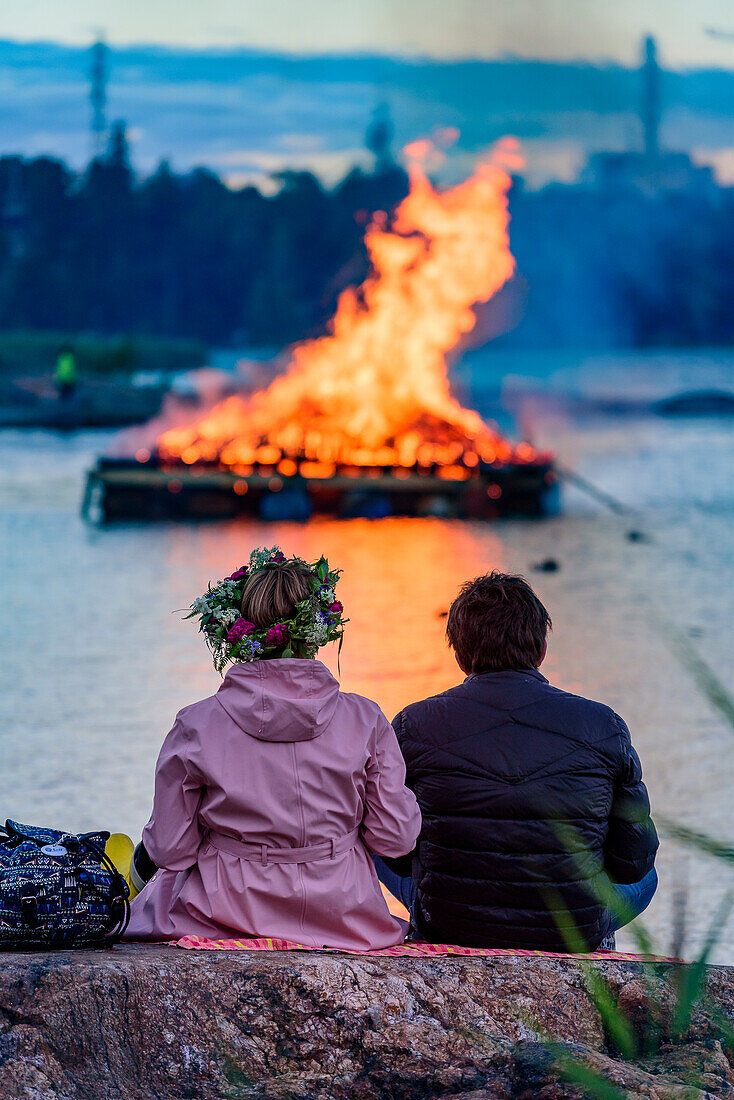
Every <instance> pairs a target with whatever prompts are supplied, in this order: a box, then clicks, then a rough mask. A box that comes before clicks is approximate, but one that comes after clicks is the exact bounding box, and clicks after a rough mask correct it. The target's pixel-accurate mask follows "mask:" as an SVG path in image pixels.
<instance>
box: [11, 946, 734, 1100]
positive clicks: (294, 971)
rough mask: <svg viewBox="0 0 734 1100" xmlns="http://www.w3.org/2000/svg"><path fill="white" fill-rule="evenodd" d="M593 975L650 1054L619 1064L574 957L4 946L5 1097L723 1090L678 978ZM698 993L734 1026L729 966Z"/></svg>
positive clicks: (718, 1049) (706, 1030) (690, 1093)
mask: <svg viewBox="0 0 734 1100" xmlns="http://www.w3.org/2000/svg"><path fill="white" fill-rule="evenodd" d="M593 966H594V968H595V969H596V970H598V971H599V972H600V973H601V974H603V975H604V976H605V978H606V979H607V980H608V983H609V987H610V989H611V991H612V996H613V998H614V999H616V1001H617V1002H618V1003H619V1004H620V1005H621V1006H623V1007H624V1010H625V1012H626V1013H627V1015H628V1016H629V1018H630V1021H631V1023H632V1026H633V1028H634V1029H635V1030H636V1031H637V1030H640V1029H642V1028H643V1026H644V1020H645V1017H646V1013H648V1011H649V1003H650V1001H655V1002H658V1001H659V1002H660V1004H661V1005H662V1008H661V1010H660V1012H659V1013H658V1014H657V1015H658V1016H659V1019H660V1029H661V1031H660V1036H661V1044H658V1046H657V1048H656V1050H655V1051H652V1052H648V1053H647V1055H646V1058H645V1059H642V1058H640V1059H638V1060H636V1061H635V1062H634V1063H632V1062H624V1061H622V1060H621V1059H620V1057H619V1054H618V1052H616V1051H615V1049H614V1047H613V1044H612V1043H611V1041H610V1039H609V1037H608V1036H606V1035H605V1030H604V1027H603V1024H602V1020H601V1018H600V1016H599V1013H598V1012H597V1010H596V1009H595V1008H594V1006H593V1004H592V1002H591V1000H590V999H589V997H588V995H587V993H586V989H585V985H584V975H583V968H582V966H581V965H580V964H579V963H578V962H575V961H574V960H571V959H552V958H533V957H520V956H517V957H507V956H505V957H495V958H473V959H468V958H460V957H457V956H453V957H447V958H408V957H405V958H370V957H367V956H350V955H341V954H327V953H323V954H319V953H305V952H298V953H296V952H294V953H287V954H286V953H283V954H278V953H273V954H268V953H258V954H256V953H252V954H250V953H245V952H196V951H182V950H178V949H174V948H171V947H166V946H144V945H122V946H119V947H116V948H114V949H112V950H110V951H76V952H56V953H24V954H12V955H11V954H2V955H0V1097H2V1098H3V1100H5V1098H8V1100H150V1098H151V1097H154V1098H159V1100H178V1098H181V1100H183V1098H187V1100H215V1098H218V1097H228V1098H244V1097H259V1098H262V1100H285V1098H288V1100H346V1098H352V1097H353V1098H355V1100H373V1098H376V1097H379V1098H386V1100H418V1098H434V1097H436V1098H437V1097H441V1098H444V1100H448V1098H449V1097H453V1098H458V1097H462V1100H572V1098H573V1100H578V1098H579V1097H580V1096H581V1095H582V1091H581V1090H580V1089H579V1088H578V1087H577V1086H575V1085H573V1084H571V1083H568V1081H566V1080H565V1078H564V1075H563V1073H562V1072H561V1068H562V1066H561V1063H562V1062H563V1059H564V1058H565V1059H572V1060H573V1062H572V1064H573V1065H575V1066H576V1068H577V1070H578V1066H579V1065H580V1066H582V1067H584V1066H585V1067H587V1069H592V1070H594V1071H596V1072H597V1073H601V1074H602V1075H603V1076H604V1077H605V1078H606V1080H607V1082H609V1083H611V1084H613V1085H615V1086H616V1088H617V1090H619V1091H620V1092H621V1094H622V1095H627V1096H630V1097H646V1098H650V1100H656V1098H662V1097H663V1096H665V1097H679V1098H680V1100H683V1098H684V1097H685V1098H686V1100H692V1098H696V1097H699V1098H701V1100H702V1098H703V1097H704V1096H705V1095H706V1091H705V1090H706V1089H707V1090H708V1095H709V1096H715V1097H734V1086H733V1085H732V1071H731V1063H730V1061H729V1059H728V1058H727V1056H726V1053H725V1051H724V1049H723V1048H722V1045H721V1042H720V1036H719V1034H718V1032H717V1023H716V1020H715V1019H714V1016H713V1014H712V1013H711V1012H709V1010H708V1009H707V1010H706V1011H704V1010H703V1009H699V1010H698V1011H697V1012H696V1013H694V1015H693V1018H692V1020H691V1024H690V1028H689V1030H688V1033H687V1034H686V1036H685V1042H679V1043H674V1042H673V1041H672V1035H671V1034H670V1027H671V1023H670V1021H671V1019H672V1006H673V1004H674V1001H675V980H676V973H678V974H679V973H680V968H676V967H674V966H668V965H664V964H656V965H643V964H641V963H633V962H621V961H612V960H609V961H601V962H595V963H594V964H593ZM706 993H707V996H708V998H709V1000H710V1003H711V1004H712V1005H715V1006H716V1011H717V1012H718V1013H719V1014H720V1015H721V1016H722V1017H725V1018H728V1020H729V1021H730V1025H731V1022H732V1021H734V969H729V968H726V967H711V968H709V970H708V972H707V976H706ZM550 1040H553V1042H554V1043H556V1044H560V1045H557V1046H552V1045H551V1044H550ZM559 1059H560V1062H559ZM568 1064H569V1065H570V1064H571V1063H568ZM699 1081H700V1083H698V1082H699Z"/></svg>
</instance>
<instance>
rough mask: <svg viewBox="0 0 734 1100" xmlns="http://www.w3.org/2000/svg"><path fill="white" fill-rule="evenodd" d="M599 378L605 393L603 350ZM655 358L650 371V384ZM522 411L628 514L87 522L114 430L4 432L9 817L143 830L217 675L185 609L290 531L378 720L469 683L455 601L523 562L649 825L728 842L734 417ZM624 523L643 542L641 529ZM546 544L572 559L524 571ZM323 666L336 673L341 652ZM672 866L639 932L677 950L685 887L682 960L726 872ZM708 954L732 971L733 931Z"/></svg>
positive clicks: (4, 784)
mask: <svg viewBox="0 0 734 1100" xmlns="http://www.w3.org/2000/svg"><path fill="white" fill-rule="evenodd" d="M674 366H675V369H676V370H677V371H680V370H681V369H682V368H681V363H680V357H678V359H677V360H676V362H675V364H674ZM728 366H729V365H728V364H727V363H726V361H725V360H722V361H721V365H720V371H721V374H722V376H725V375H726V371H727V369H728ZM619 367H620V369H623V370H624V371H628V370H629V362H628V361H627V360H625V361H624V362H623V363H621V364H619ZM585 369H586V371H587V375H588V373H589V368H588V366H587V367H586V368H585ZM600 369H601V370H603V376H602V374H601V373H600V374H599V380H600V384H601V382H602V381H603V382H604V384H607V385H608V384H609V378H610V368H609V362H608V361H607V363H606V366H605V367H603V368H600ZM655 370H656V371H657V372H658V373H657V374H656V376H655V377H656V378H657V379H658V380H659V377H660V373H659V372H660V367H659V366H658V367H656V368H655ZM650 371H651V368H650V365H649V364H645V363H641V364H639V367H638V373H639V374H640V376H641V377H642V375H645V377H646V378H647V376H648V375H649V374H650ZM645 372H646V373H645ZM592 373H593V372H592ZM612 374H613V371H612ZM643 380H644V379H643ZM647 382H649V378H648V379H647ZM647 382H646V384H647ZM480 400H481V398H480ZM539 410H540V411H539ZM532 411H533V418H534V419H533V429H534V431H535V433H536V438H537V439H538V440H539V441H541V442H546V443H553V444H554V445H555V446H556V448H557V449H558V451H559V453H560V455H561V456H562V457H563V458H564V459H565V460H566V461H567V462H568V463H571V464H575V465H576V466H577V468H578V469H579V470H580V471H581V472H582V473H583V474H584V475H585V476H587V477H588V478H589V479H591V480H592V481H593V482H594V483H595V484H597V485H599V486H600V487H602V488H604V489H605V490H606V491H607V492H610V493H613V494H614V495H615V496H616V497H618V498H619V499H620V500H622V501H623V502H625V503H626V504H627V505H629V506H630V508H631V509H633V511H631V512H630V513H629V514H628V515H625V516H615V515H612V514H610V513H608V512H605V511H603V510H601V509H600V508H599V507H598V506H597V505H595V504H594V503H593V502H591V501H589V500H588V498H586V497H584V495H583V494H581V493H579V492H578V491H575V490H573V491H569V492H568V493H567V494H566V498H565V506H566V510H565V513H564V515H563V516H560V517H558V518H557V519H554V520H550V521H546V522H543V523H527V522H514V521H513V522H505V523H499V524H494V525H482V524H474V523H459V522H453V521H441V520H403V519H399V520H397V519H396V520H384V521H379V522H370V521H361V520H356V521H350V522H346V523H337V522H332V521H320V522H317V523H312V524H309V525H306V526H297V525H294V524H278V525H273V526H267V527H266V526H262V525H257V524H251V523H250V524H248V523H222V524H215V525H210V526H200V527H195V526H191V527H180V526H174V525H162V526H156V527H145V526H142V525H129V526H125V527H119V528H112V529H104V530H98V529H94V528H90V527H88V526H85V525H84V524H83V523H82V522H81V520H80V519H79V515H78V506H79V501H80V495H81V485H82V477H83V473H84V470H85V469H86V467H87V465H88V464H89V462H90V461H91V460H92V459H93V457H94V455H96V454H97V453H98V452H99V451H100V450H102V449H104V447H105V446H106V445H107V442H108V437H107V436H105V435H103V434H91V433H84V434H79V435H76V436H72V437H57V436H53V435H52V434H50V433H26V434H23V433H15V432H1V433H0V469H2V470H3V476H2V480H1V481H0V533H1V535H2V561H1V564H2V574H1V576H2V606H3V612H4V614H3V630H2V634H1V635H0V657H1V658H2V659H1V660H0V814H2V815H3V816H9V817H18V818H20V819H21V820H23V819H26V820H31V821H34V822H36V823H46V824H54V825H60V826H63V827H68V828H73V829H83V828H89V827H92V826H100V825H105V826H108V827H111V828H113V829H121V830H124V831H126V832H129V833H131V834H132V835H134V836H135V835H137V834H138V833H139V831H140V828H141V827H142V825H143V824H144V823H145V821H146V819H147V816H148V813H149V809H150V799H151V794H152V777H153V767H154V763H155V758H156V754H157V751H158V748H159V745H160V742H161V739H162V737H163V736H164V735H165V733H166V732H167V730H168V729H169V727H170V725H171V723H172V720H173V716H174V715H175V713H176V711H177V710H178V709H179V708H180V707H181V706H183V705H185V704H186V703H188V702H190V701H192V700H193V699H196V698H199V697H201V696H203V695H206V694H209V693H211V692H212V691H214V690H216V687H217V684H218V682H219V680H218V677H217V675H216V674H215V673H214V672H213V670H212V669H211V667H210V665H209V660H208V655H207V653H206V650H205V648H204V647H203V644H202V643H201V641H200V639H199V637H198V635H197V634H196V632H195V630H194V629H193V628H192V626H191V624H189V623H184V622H182V621H181V618H180V616H179V615H177V614H176V613H175V609H177V608H183V607H185V606H187V605H188V604H189V602H190V601H191V599H192V598H193V596H195V595H197V594H198V593H199V592H200V591H201V590H202V589H203V588H204V587H205V585H206V581H207V580H208V579H209V578H218V577H220V576H222V575H224V574H226V573H229V572H230V571H231V570H232V568H233V567H234V566H236V565H238V564H240V562H241V561H242V560H244V559H246V557H247V556H248V553H249V550H250V548H251V547H252V546H253V545H254V544H263V543H267V544H268V545H269V544H271V543H273V542H276V541H277V542H280V543H281V544H282V545H283V546H284V547H285V548H286V550H287V551H289V552H295V553H298V554H301V555H303V556H304V557H307V558H315V557H317V556H318V555H319V554H320V553H322V552H324V553H326V554H327V555H328V556H329V558H330V559H331V560H332V561H333V563H334V564H335V565H339V566H340V567H342V568H343V569H344V578H343V581H342V583H341V586H340V592H339V595H340V598H341V599H342V600H343V602H344V604H345V607H346V608H347V612H348V614H349V615H350V618H351V623H350V626H349V628H348V634H347V639H346V641H345V645H344V648H343V650H342V655H341V679H342V682H343V684H344V686H345V688H347V689H348V690H353V691H359V692H362V693H364V694H366V695H369V696H371V697H372V698H374V699H376V700H377V701H378V702H379V703H380V704H381V706H382V707H383V709H384V710H385V711H386V713H387V714H388V716H392V715H393V714H394V713H395V712H396V711H397V710H398V709H399V708H400V707H402V706H403V705H405V704H406V703H408V702H411V701H412V700H414V699H416V698H418V697H420V696H423V695H426V694H430V693H433V692H436V691H440V690H442V689H444V688H446V687H448V686H450V685H451V684H453V683H456V682H457V681H458V679H459V673H458V670H457V668H456V666H455V665H454V662H453V659H452V657H451V655H450V654H449V653H448V652H447V650H446V648H445V645H444V640H443V630H444V618H443V614H444V613H445V610H446V608H447V607H448V604H449V603H450V601H451V599H452V598H453V596H454V595H455V593H456V590H457V587H458V585H459V583H460V582H461V581H462V580H463V579H465V578H467V577H471V576H474V575H475V574H476V573H478V572H481V571H485V570H487V569H489V568H492V567H496V568H503V569H511V570H517V571H521V572H525V573H526V574H528V575H529V576H530V577H531V579H532V580H533V582H534V583H535V584H536V586H537V588H538V590H539V592H540V594H541V596H542V598H543V599H544V600H545V601H546V602H547V605H548V607H549V609H550V611H551V614H552V616H553V620H554V631H553V636H552V641H551V648H550V654H549V658H548V662H547V665H546V666H545V671H546V673H547V674H548V676H549V677H550V678H551V679H552V680H553V681H555V682H557V683H558V684H559V685H561V686H564V687H567V688H569V689H571V690H574V691H580V692H583V693H585V694H588V695H591V696H593V697H596V698H600V699H603V700H604V701H606V702H608V703H609V704H610V705H612V706H614V707H615V709H617V710H619V711H620V712H621V713H622V714H623V715H624V716H625V718H626V719H627V721H628V724H629V725H630V728H631V730H632V734H633V739H634V741H635V743H636V745H637V747H638V750H639V752H640V755H641V757H642V760H643V765H644V768H645V775H646V779H647V782H648V786H649V788H650V792H651V797H652V799H653V805H654V808H655V810H656V812H657V814H658V816H659V817H668V818H672V819H675V820H677V821H681V822H684V823H687V824H689V825H691V826H694V827H696V828H698V829H702V830H709V831H710V832H712V833H714V834H716V835H717V836H718V837H720V838H721V839H728V840H729V841H730V842H731V840H732V836H733V834H734V828H733V820H734V815H733V814H732V799H731V791H732V790H733V789H734V764H733V759H734V752H733V750H734V728H732V725H731V724H730V723H729V721H727V719H726V717H725V716H724V715H723V714H722V713H721V711H720V709H717V706H716V705H715V702H714V701H713V696H715V695H716V690H717V687H716V683H714V680H715V681H716V682H718V684H719V685H720V686H723V687H724V688H725V689H726V690H728V689H730V688H731V687H732V685H734V614H733V613H734V598H733V592H734V581H733V580H732V565H734V482H733V481H732V471H733V470H734V422H733V421H731V420H726V419H715V418H711V419H706V420H694V419H691V420H681V421H677V422H672V421H665V420H662V419H659V418H654V417H649V418H637V419H624V420H615V419H611V418H609V419H599V418H596V419H589V420H586V421H579V420H578V419H577V420H576V421H574V422H571V421H570V420H569V419H568V418H565V417H564V416H563V415H562V414H561V413H559V412H558V410H557V409H556V411H555V412H554V414H553V416H550V415H547V416H544V415H543V412H542V402H541V403H540V405H538V402H537V401H536V402H535V404H534V405H533V407H532ZM632 529H635V530H637V531H640V532H642V533H643V534H644V535H645V538H644V540H643V541H634V542H632V541H630V540H629V539H628V538H627V533H628V532H629V531H630V530H632ZM548 557H553V558H555V559H556V560H557V561H558V562H559V564H560V569H559V570H558V571H557V572H555V573H543V572H537V571H535V569H534V566H535V564H537V563H538V562H539V561H541V560H543V559H545V558H548ZM327 661H328V663H329V664H330V665H331V667H332V668H334V669H335V670H336V655H335V654H332V655H329V656H328V657H327ZM701 662H705V665H702V664H701ZM659 866H660V874H661V889H660V892H659V895H658V897H657V898H656V900H655V902H654V903H653V906H652V907H651V909H650V910H649V917H648V919H647V923H648V925H649V926H650V928H651V930H652V931H653V933H654V934H655V935H656V937H657V940H658V943H659V944H660V946H661V948H666V947H667V946H668V942H669V937H670V928H671V919H672V910H673V899H674V895H675V894H676V892H678V893H681V892H685V893H686V894H687V897H688V902H687V916H686V921H687V926H688V944H687V951H688V953H690V952H692V951H693V950H694V949H695V946H696V944H697V943H699V942H700V940H701V938H702V936H703V935H704V934H705V930H706V928H707V926H708V924H709V922H710V921H711V920H712V919H713V915H714V910H715V908H716V906H717V904H718V901H719V900H720V898H721V897H722V895H723V894H724V893H725V891H726V889H727V888H728V887H731V886H732V879H731V876H729V878H728V880H726V879H725V876H724V875H723V873H722V870H721V868H720V867H719V866H718V865H717V864H712V863H711V862H710V861H708V860H706V859H703V858H700V857H698V856H696V855H694V854H689V853H686V852H684V851H683V850H682V849H680V848H678V847H677V846H676V845H674V844H672V843H670V842H668V843H665V844H664V847H663V850H662V853H661V857H660V864H659ZM626 942H627V943H628V942H629V941H626ZM719 957H720V958H722V959H724V960H726V961H729V962H733V963H734V934H733V933H732V930H731V924H730V925H729V930H728V932H727V934H726V935H725V937H724V939H723V940H722V943H721V946H720V948H719Z"/></svg>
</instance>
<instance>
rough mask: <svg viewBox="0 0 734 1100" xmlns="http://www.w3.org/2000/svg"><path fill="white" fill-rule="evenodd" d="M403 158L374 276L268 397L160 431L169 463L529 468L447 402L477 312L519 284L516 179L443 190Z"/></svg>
mask: <svg viewBox="0 0 734 1100" xmlns="http://www.w3.org/2000/svg"><path fill="white" fill-rule="evenodd" d="M506 151H507V147H506ZM406 152H407V153H408V157H409V162H410V191H409V194H408V195H407V197H406V198H405V199H404V200H403V201H402V202H401V203H400V205H399V206H398V207H397V209H396V210H395V212H394V215H393V218H392V221H391V223H390V224H388V220H387V218H386V216H385V215H384V214H381V213H378V214H376V215H375V216H374V218H373V220H372V222H371V224H370V225H369V227H368V229H367V232H366V245H367V251H368V253H369V259H370V264H371V274H370V275H369V276H368V277H367V279H365V281H364V283H363V284H362V285H361V286H360V287H358V288H356V289H355V288H353V287H350V288H347V289H346V290H345V291H343V292H342V294H341V295H340V297H339V301H338V306H337V310H336V314H335V316H334V319H333V322H332V324H331V326H330V332H329V334H328V335H326V336H323V337H320V338H318V339H314V340H307V341H305V342H303V343H301V344H298V345H296V346H295V347H294V348H293V349H292V358H291V362H290V364H289V367H288V369H287V371H286V372H285V373H284V374H283V375H281V376H279V377H278V378H276V379H275V381H274V382H273V383H272V384H271V385H270V386H269V387H268V388H267V389H265V390H262V391H261V392H259V393H256V394H255V395H254V396H252V397H249V398H244V397H239V396H235V397H230V398H228V399H227V400H225V401H223V402H221V403H220V404H219V405H217V406H215V407H214V408H213V409H212V410H211V411H210V412H209V413H208V414H206V415H205V416H203V417H202V418H201V419H199V420H198V421H196V422H195V423H192V424H190V425H187V426H185V427H180V428H173V429H170V430H169V431H166V432H164V433H163V435H161V436H160V438H159V440H158V453H159V455H160V457H161V458H162V459H164V460H174V459H176V460H178V459H180V460H182V461H183V462H185V463H194V462H199V461H204V462H219V463H220V464H222V465H224V466H227V467H232V468H235V469H238V470H241V471H243V472H245V473H247V472H250V470H251V468H252V467H253V465H255V464H259V465H261V466H262V465H266V466H270V467H272V468H273V469H278V470H279V471H280V472H281V473H283V474H285V475H288V474H294V473H296V472H297V470H299V469H300V472H301V473H303V474H308V475H310V476H329V475H330V474H332V473H334V472H336V470H337V469H339V470H342V471H352V472H355V473H358V472H359V471H360V470H363V469H364V468H365V467H371V468H385V467H391V468H393V469H395V470H396V472H398V473H400V472H401V471H402V470H405V469H406V468H410V467H416V466H417V467H419V468H420V467H423V468H425V467H433V468H436V467H438V469H439V471H440V472H442V473H443V475H444V476H449V477H450V476H459V477H461V476H467V475H468V473H469V471H470V470H471V469H472V468H474V467H477V466H478V465H479V462H480V460H481V461H484V462H497V461H501V462H502V461H508V460H510V459H515V460H519V461H529V460H530V459H531V458H532V457H533V451H532V448H530V447H529V446H528V444H520V445H519V447H517V448H515V449H513V448H512V447H511V445H510V444H508V443H507V442H506V441H505V440H504V439H502V437H501V436H499V435H498V434H497V432H496V431H494V430H493V429H492V428H490V427H489V426H488V425H487V424H486V423H485V422H484V421H483V420H482V419H481V417H480V416H479V414H478V413H476V412H473V411H471V410H469V409H465V408H463V407H462V406H461V405H460V403H459V402H458V401H457V400H456V399H455V398H453V397H452V396H451V393H450V389H449V380H448V371H447V364H446V353H447V352H448V351H450V350H451V348H453V347H454V346H455V345H456V344H457V343H458V341H459V340H460V338H461V337H462V336H463V335H464V334H465V333H467V332H469V331H470V330H471V329H472V328H473V326H474V323H475V317H474V313H473V312H472V306H473V305H474V304H475V303H476V302H483V301H486V300H487V299H489V298H491V297H492V295H494V294H496V293H497V291H498V290H499V289H500V287H501V286H502V285H503V284H504V283H505V282H506V281H507V280H508V279H509V278H510V276H511V275H512V273H513V270H514V260H513V257H512V254H511V252H510V246H509V238H508V221H509V216H508V209H507V193H508V189H509V186H510V176H509V175H508V173H507V172H506V171H505V170H504V168H502V167H500V165H499V164H498V163H497V162H496V160H495V161H492V162H490V163H485V164H482V165H481V166H480V167H479V168H478V169H477V170H476V171H475V173H474V175H473V176H471V178H469V179H467V180H466V181H465V182H463V183H461V184H459V185H457V186H455V187H453V188H451V189H449V190H446V191H438V190H436V189H435V188H434V187H433V186H432V185H431V183H430V182H429V180H428V178H427V176H426V174H425V172H424V170H423V168H422V166H421V160H422V157H423V156H424V155H425V153H426V145H425V143H418V142H416V143H414V145H413V146H409V147H408V149H407V150H406Z"/></svg>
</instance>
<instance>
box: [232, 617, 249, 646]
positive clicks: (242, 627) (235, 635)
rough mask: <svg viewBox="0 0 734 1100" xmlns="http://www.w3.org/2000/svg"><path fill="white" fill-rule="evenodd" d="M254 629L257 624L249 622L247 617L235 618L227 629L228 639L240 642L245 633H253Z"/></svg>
mask: <svg viewBox="0 0 734 1100" xmlns="http://www.w3.org/2000/svg"><path fill="white" fill-rule="evenodd" d="M254 629H255V624H254V623H248V621H247V619H235V621H234V622H233V623H232V625H231V627H230V628H229V630H228V631H227V641H228V642H239V640H240V638H244V636H245V634H252V632H253V630H254Z"/></svg>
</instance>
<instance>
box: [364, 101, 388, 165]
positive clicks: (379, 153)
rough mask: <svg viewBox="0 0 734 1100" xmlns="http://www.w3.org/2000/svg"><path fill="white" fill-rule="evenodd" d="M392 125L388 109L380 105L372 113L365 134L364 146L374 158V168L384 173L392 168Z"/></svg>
mask: <svg viewBox="0 0 734 1100" xmlns="http://www.w3.org/2000/svg"><path fill="white" fill-rule="evenodd" d="M392 139H393V124H392V119H391V118H390V108H389V107H388V105H387V104H386V103H381V104H380V106H379V107H377V108H376V109H375V110H374V111H373V113H372V120H371V121H370V124H369V126H368V127H367V133H366V134H365V145H366V146H367V148H368V149H369V151H370V152H371V153H372V155H373V157H374V158H375V166H376V167H377V168H378V170H381V171H384V170H386V169H387V168H390V167H392V164H393V159H392Z"/></svg>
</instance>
